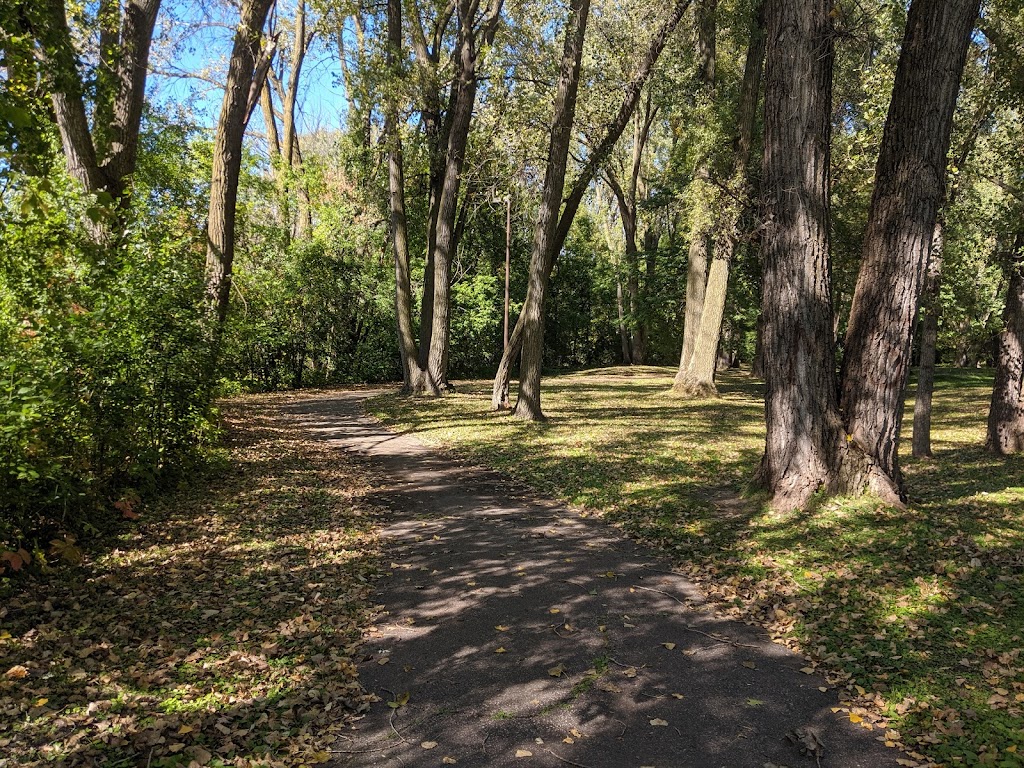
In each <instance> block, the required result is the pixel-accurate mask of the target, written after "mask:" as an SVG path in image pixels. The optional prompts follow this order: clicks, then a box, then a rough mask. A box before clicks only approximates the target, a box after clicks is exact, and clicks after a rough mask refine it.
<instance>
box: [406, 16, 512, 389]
mask: <svg viewBox="0 0 1024 768" xmlns="http://www.w3.org/2000/svg"><path fill="white" fill-rule="evenodd" d="M502 6H503V0H491V2H490V4H489V5H487V6H486V7H485V9H484V10H483V12H482V13H480V10H481V9H480V2H479V0H457V2H455V3H453V4H452V5H451V6H450V10H449V12H448V13H447V14H441V15H440V17H439V18H438V19H437V20H436V21H435V25H434V30H433V35H432V36H431V40H430V41H429V42H428V39H427V35H426V33H425V30H424V28H423V24H422V20H421V19H419V18H415V19H413V20H412V21H413V23H412V29H413V50H414V52H415V54H416V66H417V67H418V68H419V70H420V73H421V77H422V78H423V80H424V81H425V82H427V83H429V84H430V85H428V87H426V88H425V90H424V93H425V97H424V98H425V103H424V104H423V105H422V109H421V114H422V117H423V123H424V126H425V130H426V133H427V137H428V142H429V145H430V150H431V151H430V182H429V187H430V189H429V204H428V223H427V262H426V269H425V271H424V286H423V300H422V302H421V305H420V307H421V314H420V332H419V346H418V349H417V344H416V340H415V337H414V335H413V324H412V286H411V283H410V270H409V236H408V218H407V217H406V215H405V183H404V170H403V156H402V142H401V126H400V118H399V103H398V95H397V93H396V94H394V95H392V97H391V103H390V104H389V105H388V107H387V112H388V115H387V128H386V130H387V135H388V145H389V151H388V169H389V172H388V179H389V201H390V222H391V244H392V250H393V253H394V259H395V278H396V287H395V309H396V312H397V314H398V320H397V326H398V334H399V351H400V353H401V357H402V372H403V378H404V389H405V390H406V391H407V392H414V393H428V394H432V395H437V394H440V393H441V392H443V391H445V390H446V389H448V388H450V385H449V383H448V343H449V324H450V323H449V313H450V310H451V300H450V288H451V274H450V273H451V262H452V258H453V257H454V255H455V252H456V249H457V248H458V237H459V234H460V228H459V227H458V226H457V217H458V210H459V205H458V204H459V190H460V187H461V184H462V168H463V164H464V162H465V157H466V146H467V144H468V141H469V132H470V128H471V123H472V117H473V106H474V104H475V102H476V93H477V87H478V68H479V65H480V63H481V56H482V55H483V54H484V52H485V51H486V50H487V49H488V48H489V47H490V45H491V43H492V42H493V40H494V35H495V32H496V31H497V27H498V24H499V22H500V20H501V11H502ZM452 15H454V17H455V22H456V41H455V49H454V52H453V57H454V62H455V75H454V78H453V80H452V82H451V84H450V85H449V86H448V105H447V107H446V108H443V109H442V106H441V88H440V87H439V85H440V84H439V83H438V82H437V77H438V65H439V62H440V54H441V43H442V38H443V35H444V33H445V29H446V27H447V26H448V23H449V20H450V19H451V18H452ZM387 17H388V24H387V26H388V54H387V56H388V65H389V68H390V70H391V72H390V74H391V76H392V78H393V80H394V85H393V87H394V88H397V82H398V79H399V78H400V76H401V70H402V64H403V55H402V51H403V48H402V6H401V2H398V1H397V0H389V2H388V6H387Z"/></svg>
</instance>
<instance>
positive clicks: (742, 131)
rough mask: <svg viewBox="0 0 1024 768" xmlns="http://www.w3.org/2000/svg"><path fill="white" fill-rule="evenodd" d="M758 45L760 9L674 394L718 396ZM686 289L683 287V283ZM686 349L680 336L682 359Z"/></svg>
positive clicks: (743, 202) (760, 64)
mask: <svg viewBox="0 0 1024 768" xmlns="http://www.w3.org/2000/svg"><path fill="white" fill-rule="evenodd" d="M764 46H765V40H764V7H763V5H762V6H761V7H759V8H758V10H757V12H756V14H755V16H754V19H753V21H752V22H751V30H750V43H749V45H748V46H747V57H746V63H745V65H744V73H743V85H742V87H741V89H740V97H739V105H738V111H737V118H736V137H735V140H734V142H733V167H732V178H731V179H730V181H729V192H728V193H727V194H724V193H721V192H720V193H719V194H718V196H717V197H718V199H719V201H720V202H721V205H720V206H719V207H720V213H719V215H718V217H717V224H716V229H717V236H716V237H715V251H714V259H713V260H712V262H711V270H710V272H709V274H708V278H707V283H706V287H705V289H704V296H703V298H702V301H701V305H702V306H701V312H700V314H699V318H700V319H699V325H698V326H697V330H696V333H694V334H692V338H691V341H690V344H691V345H692V352H691V353H690V356H689V359H688V362H687V363H686V365H682V364H681V365H680V368H679V371H678V372H677V374H676V379H675V383H674V385H673V387H672V391H673V392H674V393H676V394H681V395H684V396H693V397H710V396H714V395H716V394H718V390H717V388H716V387H715V370H716V367H717V365H716V364H717V360H718V347H719V341H720V337H721V335H722V319H723V317H724V316H725V300H726V295H727V292H728V288H729V269H730V267H731V265H732V259H733V254H734V253H735V250H736V242H737V240H738V239H739V227H740V219H741V216H742V214H743V212H744V210H745V209H746V208H747V205H748V200H749V197H750V191H749V179H748V172H747V166H748V164H749V162H750V151H751V148H752V145H753V141H754V127H755V123H756V120H757V102H758V94H759V93H760V90H761V75H762V72H763V68H764ZM687 288H688V289H689V283H687ZM688 322H689V321H688ZM684 330H685V329H684ZM686 346H687V344H686V338H685V336H684V341H683V350H684V352H683V354H684V355H685V354H686Z"/></svg>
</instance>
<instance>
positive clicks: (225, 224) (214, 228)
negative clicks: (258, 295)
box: [206, 0, 274, 323]
mask: <svg viewBox="0 0 1024 768" xmlns="http://www.w3.org/2000/svg"><path fill="white" fill-rule="evenodd" d="M273 2H274V0H246V2H245V3H244V4H243V5H242V10H241V16H240V19H239V22H238V28H237V29H236V30H235V40H234V45H233V47H232V50H231V60H230V62H229V63H228V76H227V83H226V86H225V89H224V101H223V103H222V104H221V110H220V119H219V120H218V121H217V135H216V137H215V139H214V142H213V173H212V176H211V180H210V209H209V216H208V218H207V225H206V292H207V303H208V305H209V307H210V309H211V310H212V311H213V312H214V313H215V314H216V317H217V320H218V321H219V322H222V323H223V322H224V319H225V318H226V317H227V312H228V305H229V301H230V297H231V271H232V267H233V265H234V259H235V203H236V202H237V199H238V177H239V174H240V173H241V170H242V138H243V136H244V135H245V127H246V125H247V124H248V122H249V115H250V114H252V110H253V108H254V107H255V106H256V102H257V100H258V98H259V90H260V88H262V85H263V76H265V74H266V68H268V67H269V65H270V60H269V55H268V53H267V51H266V50H263V51H262V53H261V48H262V42H263V25H264V24H265V23H266V20H267V13H268V12H269V11H270V6H271V5H273ZM260 70H263V71H262V72H261V71H260Z"/></svg>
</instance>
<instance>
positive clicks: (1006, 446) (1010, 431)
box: [985, 234, 1024, 454]
mask: <svg viewBox="0 0 1024 768" xmlns="http://www.w3.org/2000/svg"><path fill="white" fill-rule="evenodd" d="M1008 261H1009V264H1008V272H1009V273H1010V286H1009V289H1008V290H1007V293H1006V309H1005V310H1004V311H1003V324H1004V327H1003V331H1002V332H1001V333H1000V334H999V342H998V347H997V353H996V378H995V384H994V386H993V388H992V404H991V406H990V408H989V412H988V433H987V435H986V439H985V447H986V448H988V449H989V450H990V451H992V452H993V453H1000V454H1010V453H1019V452H1020V451H1024V234H1018V235H1017V237H1016V240H1015V241H1014V243H1013V249H1012V252H1011V254H1010V258H1009V260H1008Z"/></svg>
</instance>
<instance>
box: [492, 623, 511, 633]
mask: <svg viewBox="0 0 1024 768" xmlns="http://www.w3.org/2000/svg"><path fill="white" fill-rule="evenodd" d="M494 628H495V629H496V630H498V631H499V632H508V631H509V629H511V627H506V626H505V625H504V624H498V625H497V626H495V627H494Z"/></svg>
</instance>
